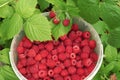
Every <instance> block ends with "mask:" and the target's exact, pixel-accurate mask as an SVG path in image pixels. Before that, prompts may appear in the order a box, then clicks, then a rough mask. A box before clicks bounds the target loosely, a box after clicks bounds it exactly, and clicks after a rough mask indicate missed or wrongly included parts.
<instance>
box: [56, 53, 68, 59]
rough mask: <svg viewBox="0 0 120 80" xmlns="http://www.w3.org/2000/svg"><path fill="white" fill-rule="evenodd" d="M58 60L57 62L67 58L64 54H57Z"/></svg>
mask: <svg viewBox="0 0 120 80" xmlns="http://www.w3.org/2000/svg"><path fill="white" fill-rule="evenodd" d="M58 58H59V60H61V61H64V60H65V59H66V58H67V57H66V54H65V53H59V55H58Z"/></svg>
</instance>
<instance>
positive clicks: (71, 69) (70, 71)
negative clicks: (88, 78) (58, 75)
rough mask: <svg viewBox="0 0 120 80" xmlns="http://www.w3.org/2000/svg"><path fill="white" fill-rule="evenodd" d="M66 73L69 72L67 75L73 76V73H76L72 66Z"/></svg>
mask: <svg viewBox="0 0 120 80" xmlns="http://www.w3.org/2000/svg"><path fill="white" fill-rule="evenodd" d="M68 72H69V74H75V73H76V68H75V67H73V66H70V67H69V68H68Z"/></svg>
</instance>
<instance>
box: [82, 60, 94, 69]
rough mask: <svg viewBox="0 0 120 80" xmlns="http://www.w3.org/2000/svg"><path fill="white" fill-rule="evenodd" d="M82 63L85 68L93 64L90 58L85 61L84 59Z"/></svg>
mask: <svg viewBox="0 0 120 80" xmlns="http://www.w3.org/2000/svg"><path fill="white" fill-rule="evenodd" d="M82 63H83V65H84V66H85V67H89V66H90V65H91V64H92V63H93V62H92V60H91V59H90V58H87V59H84V60H83V62H82Z"/></svg>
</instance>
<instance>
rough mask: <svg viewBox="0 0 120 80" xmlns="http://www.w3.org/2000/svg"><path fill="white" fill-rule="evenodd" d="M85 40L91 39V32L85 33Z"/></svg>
mask: <svg viewBox="0 0 120 80" xmlns="http://www.w3.org/2000/svg"><path fill="white" fill-rule="evenodd" d="M82 36H83V38H85V39H89V38H90V37H91V34H90V32H89V31H85V32H83V35H82Z"/></svg>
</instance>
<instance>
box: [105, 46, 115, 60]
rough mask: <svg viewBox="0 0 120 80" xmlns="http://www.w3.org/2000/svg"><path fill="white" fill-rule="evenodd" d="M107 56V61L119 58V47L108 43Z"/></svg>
mask: <svg viewBox="0 0 120 80" xmlns="http://www.w3.org/2000/svg"><path fill="white" fill-rule="evenodd" d="M105 56H106V57H105V60H106V61H107V62H111V61H114V60H115V59H116V58H117V49H116V48H115V47H112V46H110V45H107V47H106V48H105Z"/></svg>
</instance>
